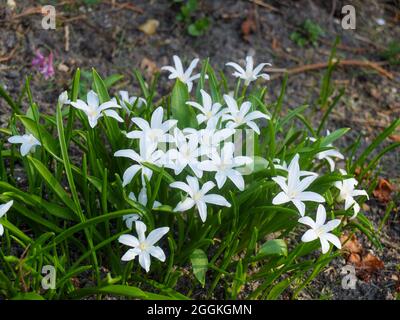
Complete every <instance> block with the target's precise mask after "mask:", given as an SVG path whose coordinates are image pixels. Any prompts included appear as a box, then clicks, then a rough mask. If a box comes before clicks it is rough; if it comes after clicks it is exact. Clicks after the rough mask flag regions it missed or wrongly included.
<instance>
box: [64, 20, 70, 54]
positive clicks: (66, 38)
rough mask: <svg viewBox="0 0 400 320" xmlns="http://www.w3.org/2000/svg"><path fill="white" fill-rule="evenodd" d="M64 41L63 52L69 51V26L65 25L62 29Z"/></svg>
mask: <svg viewBox="0 0 400 320" xmlns="http://www.w3.org/2000/svg"><path fill="white" fill-rule="evenodd" d="M64 39H65V51H66V52H68V51H69V25H68V24H66V25H65V27H64Z"/></svg>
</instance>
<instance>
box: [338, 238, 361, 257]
mask: <svg viewBox="0 0 400 320" xmlns="http://www.w3.org/2000/svg"><path fill="white" fill-rule="evenodd" d="M348 238H349V237H348V236H347V235H342V236H341V237H340V242H341V243H342V245H343V247H342V249H343V251H345V252H346V253H348V254H350V255H351V254H361V253H362V251H363V249H362V246H361V244H360V243H359V242H358V240H357V238H356V236H355V235H354V234H353V235H352V236H351V238H350V239H349V240H347V239H348Z"/></svg>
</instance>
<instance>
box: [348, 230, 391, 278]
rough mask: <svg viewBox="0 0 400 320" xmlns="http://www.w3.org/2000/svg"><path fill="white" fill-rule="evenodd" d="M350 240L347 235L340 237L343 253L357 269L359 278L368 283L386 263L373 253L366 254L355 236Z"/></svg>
mask: <svg viewBox="0 0 400 320" xmlns="http://www.w3.org/2000/svg"><path fill="white" fill-rule="evenodd" d="M348 239H349V237H348V236H347V235H342V236H341V237H340V241H341V243H342V245H343V248H342V249H343V252H344V253H345V255H347V256H346V260H347V262H348V263H351V264H353V265H354V266H355V267H356V271H357V276H358V277H359V278H360V279H362V280H363V281H366V282H367V281H369V280H370V279H371V277H372V274H373V273H375V272H377V271H378V270H381V269H383V267H384V263H383V261H382V260H380V259H379V258H377V257H376V256H374V255H373V254H372V253H370V252H367V253H365V252H364V251H365V250H364V249H363V247H362V246H361V244H360V243H359V242H358V240H357V238H356V236H355V235H354V234H353V235H352V236H351V238H350V239H349V240H348Z"/></svg>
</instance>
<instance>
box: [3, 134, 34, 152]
mask: <svg viewBox="0 0 400 320" xmlns="http://www.w3.org/2000/svg"><path fill="white" fill-rule="evenodd" d="M8 142H9V143H13V144H15V143H21V148H20V152H21V155H22V156H23V157H24V156H26V155H27V154H28V153H29V152H35V149H36V146H40V145H41V144H40V142H39V140H38V139H36V138H35V137H34V136H33V134H24V135H22V136H12V137H10V138H8Z"/></svg>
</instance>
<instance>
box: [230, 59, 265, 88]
mask: <svg viewBox="0 0 400 320" xmlns="http://www.w3.org/2000/svg"><path fill="white" fill-rule="evenodd" d="M226 65H227V66H230V67H233V68H234V69H235V70H236V71H235V72H234V73H232V75H233V76H234V77H236V78H240V79H244V84H245V85H246V86H248V85H249V84H250V82H252V81H254V80H257V78H259V77H262V78H264V79H265V80H269V75H268V74H266V73H261V74H259V73H260V72H261V70H262V69H263V68H264V67H265V66H271V64H270V63H260V64H259V65H258V66H257V67H255V68H254V69H253V66H254V62H253V57H252V56H247V57H246V70H244V69H243V68H242V67H241V66H239V65H238V64H237V63H235V62H228V63H227V64H226Z"/></svg>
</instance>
